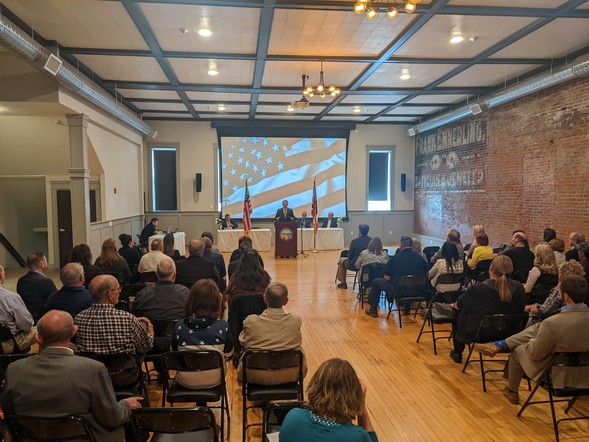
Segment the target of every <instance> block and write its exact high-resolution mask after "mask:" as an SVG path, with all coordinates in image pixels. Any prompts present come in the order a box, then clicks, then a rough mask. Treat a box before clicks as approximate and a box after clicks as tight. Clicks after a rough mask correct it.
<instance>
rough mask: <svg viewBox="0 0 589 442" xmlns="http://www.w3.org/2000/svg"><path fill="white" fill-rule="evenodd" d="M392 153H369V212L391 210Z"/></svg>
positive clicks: (376, 151) (371, 151)
mask: <svg viewBox="0 0 589 442" xmlns="http://www.w3.org/2000/svg"><path fill="white" fill-rule="evenodd" d="M391 175H392V151H391V150H381V149H378V150H377V149H374V150H373V149H371V150H369V151H368V207H367V209H368V210H375V211H376V210H391V205H392V202H391Z"/></svg>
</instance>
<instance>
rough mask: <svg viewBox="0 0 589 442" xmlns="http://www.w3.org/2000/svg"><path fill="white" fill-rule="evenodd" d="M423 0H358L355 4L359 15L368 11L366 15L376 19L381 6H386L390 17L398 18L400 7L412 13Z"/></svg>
mask: <svg viewBox="0 0 589 442" xmlns="http://www.w3.org/2000/svg"><path fill="white" fill-rule="evenodd" d="M418 3H421V0H392V1H390V2H389V1H386V2H372V1H370V0H358V1H357V2H356V4H355V5H354V12H355V13H356V14H358V15H360V14H364V13H366V17H367V18H368V19H370V20H374V19H375V18H376V16H377V15H378V11H379V10H380V9H381V8H386V10H387V17H388V18H396V17H397V16H398V15H399V8H401V7H402V8H403V9H404V10H405V12H406V13H407V14H412V13H414V12H415V10H416V9H417V6H416V5H417V4H418Z"/></svg>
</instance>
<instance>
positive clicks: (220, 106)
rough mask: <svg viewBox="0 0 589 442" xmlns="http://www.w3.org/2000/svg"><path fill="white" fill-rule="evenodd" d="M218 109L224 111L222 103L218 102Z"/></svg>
mask: <svg viewBox="0 0 589 442" xmlns="http://www.w3.org/2000/svg"><path fill="white" fill-rule="evenodd" d="M217 109H218V110H220V111H224V110H225V109H226V107H225V105H224V104H220V105H219V107H218V108H217Z"/></svg>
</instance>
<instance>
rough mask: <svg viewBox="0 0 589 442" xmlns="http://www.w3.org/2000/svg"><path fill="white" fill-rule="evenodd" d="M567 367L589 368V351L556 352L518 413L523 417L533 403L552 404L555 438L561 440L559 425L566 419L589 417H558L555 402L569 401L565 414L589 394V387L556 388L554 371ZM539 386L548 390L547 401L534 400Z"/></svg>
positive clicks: (587, 417) (584, 417)
mask: <svg viewBox="0 0 589 442" xmlns="http://www.w3.org/2000/svg"><path fill="white" fill-rule="evenodd" d="M567 369H573V370H574V369H587V370H589V352H583V353H573V352H570V353H569V352H561V353H555V354H554V357H553V358H552V362H551V363H550V365H549V366H548V367H547V368H546V371H545V372H544V373H543V374H542V375H541V376H540V378H539V380H538V382H537V383H536V386H535V387H534V389H533V390H532V391H531V392H530V395H529V396H528V398H527V399H526V401H525V402H524V404H523V405H522V407H521V409H520V410H519V412H518V413H517V417H521V415H522V413H523V412H524V410H525V409H526V408H527V407H528V406H529V405H533V404H550V411H551V414H552V426H553V427H554V439H555V440H556V442H559V440H560V437H559V432H558V425H559V424H560V423H561V422H565V421H574V420H580V419H589V415H583V416H578V417H564V418H561V419H557V418H556V411H555V409H554V403H555V402H567V406H566V408H565V410H564V412H565V414H568V412H569V410H570V409H571V408H572V407H573V405H574V404H575V402H576V400H577V398H579V397H581V396H589V388H582V387H581V388H579V387H567V386H564V387H562V388H555V387H554V384H553V371H554V370H567ZM539 387H543V388H545V389H546V390H548V400H547V401H534V402H532V398H533V397H534V395H535V394H536V391H538V388H539ZM555 398H568V399H555Z"/></svg>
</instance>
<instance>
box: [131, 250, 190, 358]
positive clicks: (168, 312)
mask: <svg viewBox="0 0 589 442" xmlns="http://www.w3.org/2000/svg"><path fill="white" fill-rule="evenodd" d="M156 274H157V282H156V283H155V284H150V285H148V286H147V287H145V288H144V289H143V290H141V291H140V292H139V293H137V296H136V297H135V302H134V303H133V308H132V313H133V314H135V316H139V317H141V316H145V317H146V318H148V319H149V320H150V321H151V322H155V321H172V320H178V319H181V318H183V317H184V306H185V305H186V300H187V299H188V293H189V290H188V289H187V288H186V287H184V286H183V285H181V284H174V281H175V279H176V265H175V264H174V261H173V260H172V259H171V258H169V257H167V256H166V259H162V260H161V261H160V262H159V264H158V265H157V270H156ZM171 343H172V341H171V339H168V338H155V340H154V343H153V349H154V350H157V351H164V350H169V349H170V344H171Z"/></svg>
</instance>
